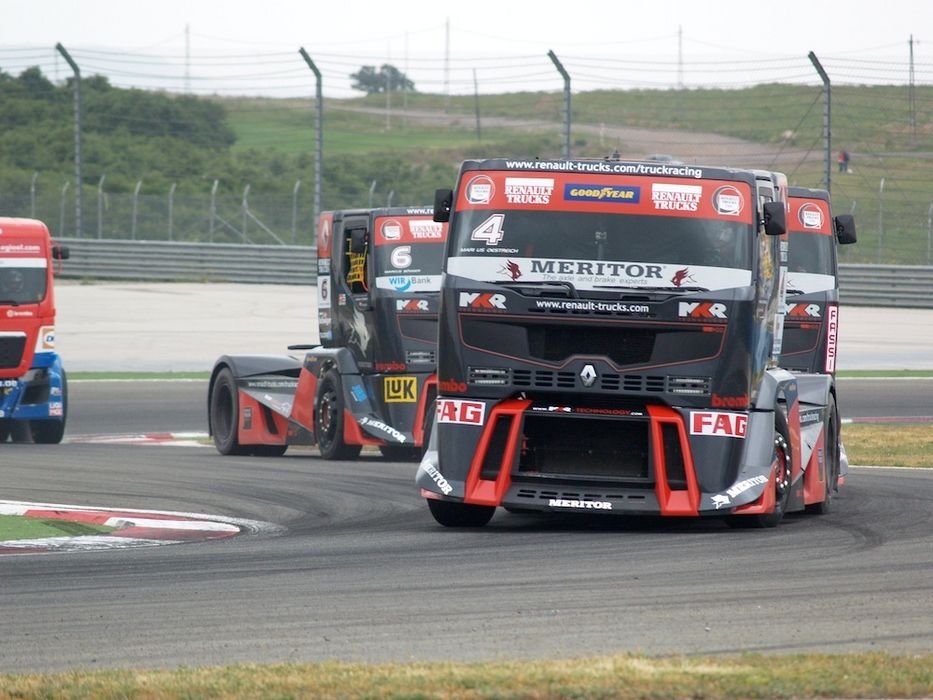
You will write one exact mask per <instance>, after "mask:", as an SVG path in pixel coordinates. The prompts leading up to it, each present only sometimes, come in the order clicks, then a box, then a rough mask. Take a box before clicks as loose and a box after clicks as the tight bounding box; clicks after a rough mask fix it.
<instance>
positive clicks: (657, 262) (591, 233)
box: [448, 209, 754, 289]
mask: <svg viewBox="0 0 933 700" xmlns="http://www.w3.org/2000/svg"><path fill="white" fill-rule="evenodd" d="M454 225H455V230H454V231H453V232H452V234H451V237H452V245H451V247H450V260H448V272H452V273H454V274H462V275H463V276H466V277H471V278H473V279H482V280H487V281H498V280H500V279H502V278H503V276H504V274H505V275H508V276H511V278H512V280H513V281H538V280H540V281H562V282H570V283H572V284H573V285H574V286H575V287H576V288H578V289H580V288H594V289H595V288H600V287H603V286H610V287H612V286H618V287H683V288H702V289H722V288H728V287H732V286H739V285H742V284H748V281H749V280H750V279H751V270H752V246H751V243H752V240H753V237H754V231H753V230H752V227H751V225H750V224H747V223H745V222H741V221H731V220H723V219H704V218H700V217H696V216H692V217H676V216H648V215H637V214H630V215H621V214H610V213H605V212H598V213H597V212H582V211H554V210H549V211H531V210H515V211H512V210H506V211H502V210H499V211H496V210H489V209H483V210H479V209H476V210H464V211H459V212H458V216H457V219H456V221H455V224H454ZM476 258H481V259H484V260H486V261H487V262H486V263H483V262H480V261H479V260H476ZM490 259H492V260H490ZM555 261H556V262H555Z"/></svg>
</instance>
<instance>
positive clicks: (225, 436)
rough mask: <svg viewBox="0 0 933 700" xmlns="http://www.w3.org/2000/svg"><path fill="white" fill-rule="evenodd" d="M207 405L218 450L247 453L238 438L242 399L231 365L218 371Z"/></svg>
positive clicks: (228, 453) (224, 452)
mask: <svg viewBox="0 0 933 700" xmlns="http://www.w3.org/2000/svg"><path fill="white" fill-rule="evenodd" d="M207 406H208V416H207V420H208V424H209V425H210V428H211V435H212V436H213V437H214V447H216V448H217V451H218V452H219V453H220V454H222V455H243V454H247V449H246V448H245V447H244V446H243V445H241V444H240V442H239V440H238V439H237V425H238V423H239V420H240V399H239V394H238V393H237V387H236V379H235V378H234V377H233V371H232V370H231V369H230V368H229V367H224V368H223V369H221V370H220V372H218V373H217V379H216V380H214V384H213V386H212V387H211V396H210V399H209V400H208V403H207Z"/></svg>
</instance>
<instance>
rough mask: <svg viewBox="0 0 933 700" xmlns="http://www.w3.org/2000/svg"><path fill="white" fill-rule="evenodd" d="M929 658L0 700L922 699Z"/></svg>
mask: <svg viewBox="0 0 933 700" xmlns="http://www.w3.org/2000/svg"><path fill="white" fill-rule="evenodd" d="M931 693H933V655H931V654H925V655H917V656H909V655H894V654H884V653H862V654H844V655H842V654H840V655H830V654H812V655H800V654H788V655H774V656H763V655H757V654H743V655H737V656H726V657H716V658H711V657H684V656H674V657H666V658H653V657H650V656H644V655H639V654H623V655H616V656H602V657H595V658H587V659H572V660H557V661H498V662H494V663H476V664H465V663H453V662H436V663H413V664H379V665H366V664H351V663H342V662H324V663H315V664H297V663H293V664H272V665H238V666H225V667H217V668H181V669H178V670H172V671H142V670H120V671H71V672H67V673H59V674H29V675H0V700H12V699H13V698H16V699H17V700H21V699H24V698H56V699H60V700H66V699H70V698H81V699H84V698H95V699H109V698H120V699H121V700H123V699H125V700H133V699H135V698H139V699H140V700H142V699H143V698H144V699H145V700H163V699H165V700H167V699H176V698H177V699H182V698H184V699H186V700H193V699H201V698H203V699H208V698H257V699H258V698H269V699H270V700H271V699H273V698H275V699H277V700H279V699H288V698H340V699H341V700H344V699H345V700H352V699H355V698H423V699H425V700H427V699H431V698H445V699H446V698H457V699H462V700H466V699H474V698H497V699H507V698H525V699H531V698H578V699H580V700H589V699H593V700H596V699H602V698H612V699H615V700H626V699H628V698H651V699H653V700H681V699H683V698H704V699H705V700H719V699H723V700H726V699H728V700H733V699H738V698H764V699H767V700H775V699H778V698H859V697H863V698H881V697H884V698H894V697H896V698H922V697H929V696H930V694H931Z"/></svg>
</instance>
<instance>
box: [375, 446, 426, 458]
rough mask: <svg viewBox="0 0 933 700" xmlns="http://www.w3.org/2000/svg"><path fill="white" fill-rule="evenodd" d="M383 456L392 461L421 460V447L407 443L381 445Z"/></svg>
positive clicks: (380, 449)
mask: <svg viewBox="0 0 933 700" xmlns="http://www.w3.org/2000/svg"><path fill="white" fill-rule="evenodd" d="M379 451H380V452H381V453H382V456H383V457H385V458H386V459H388V460H390V461H392V462H420V461H421V448H420V447H406V446H405V445H380V446H379Z"/></svg>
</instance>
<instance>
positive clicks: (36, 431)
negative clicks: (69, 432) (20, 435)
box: [29, 370, 68, 445]
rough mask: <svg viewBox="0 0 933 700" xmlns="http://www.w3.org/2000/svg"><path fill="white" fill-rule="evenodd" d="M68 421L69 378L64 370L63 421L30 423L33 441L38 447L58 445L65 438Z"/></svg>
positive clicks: (35, 421) (33, 421)
mask: <svg viewBox="0 0 933 700" xmlns="http://www.w3.org/2000/svg"><path fill="white" fill-rule="evenodd" d="M67 419H68V377H67V376H66V374H65V370H62V419H61V420H32V421H29V432H30V434H31V435H32V441H33V442H34V443H36V444H37V445H57V444H59V443H60V442H61V441H62V438H63V437H65V421H66V420H67Z"/></svg>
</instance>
